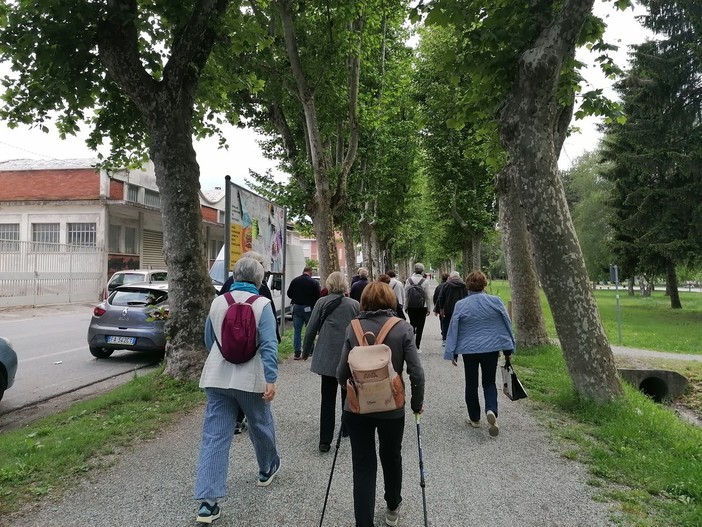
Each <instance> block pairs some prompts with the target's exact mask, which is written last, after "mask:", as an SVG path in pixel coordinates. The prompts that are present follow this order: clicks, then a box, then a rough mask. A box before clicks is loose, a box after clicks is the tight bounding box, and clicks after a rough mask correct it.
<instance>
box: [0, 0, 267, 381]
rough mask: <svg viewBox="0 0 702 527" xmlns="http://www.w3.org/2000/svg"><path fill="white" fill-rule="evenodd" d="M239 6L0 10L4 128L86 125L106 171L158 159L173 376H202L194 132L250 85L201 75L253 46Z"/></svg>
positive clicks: (132, 2) (105, 4) (204, 285)
mask: <svg viewBox="0 0 702 527" xmlns="http://www.w3.org/2000/svg"><path fill="white" fill-rule="evenodd" d="M241 6H242V4H241V2H235V1H232V2H230V1H228V0H197V1H186V2H140V1H137V0H106V1H101V2H95V1H87V0H76V1H73V2H63V1H59V0H46V1H42V2H2V4H1V5H0V23H1V24H2V25H1V26H0V59H1V60H2V61H3V62H6V63H7V64H9V66H10V68H11V70H12V71H11V72H10V73H9V74H8V75H6V76H5V77H4V78H3V85H4V88H5V91H4V94H3V96H2V98H3V101H4V103H5V104H4V106H3V108H2V109H1V110H0V117H2V118H3V119H5V120H7V122H8V126H10V127H12V126H14V125H17V124H20V123H21V124H29V125H32V126H37V127H41V128H46V127H47V124H49V123H50V122H52V121H53V122H55V126H56V127H57V129H58V130H59V132H60V133H61V134H62V135H63V136H65V135H70V134H74V133H75V132H77V131H78V129H79V127H81V125H83V126H85V125H87V126H88V127H89V128H90V130H91V132H90V137H89V139H88V145H89V146H91V147H93V148H97V146H98V145H100V144H102V143H103V141H107V140H109V142H110V146H111V152H112V155H111V156H110V159H107V160H103V163H104V165H105V166H115V165H117V166H125V165H127V166H130V165H132V164H140V163H142V162H143V161H145V159H146V157H147V156H148V157H149V158H150V159H151V160H152V161H153V164H154V169H155V175H156V182H157V185H158V187H159V191H160V195H161V208H162V211H163V231H164V258H165V261H166V264H167V266H168V271H169V283H170V288H169V296H170V306H171V314H170V319H169V320H168V322H167V324H166V330H167V336H168V341H167V346H166V356H167V360H166V363H167V365H166V373H167V374H169V375H171V376H173V377H176V378H193V377H196V376H197V375H198V374H199V372H200V369H201V365H202V362H203V360H204V357H205V350H204V344H203V340H202V330H203V327H204V319H205V317H206V314H207V310H208V307H209V304H210V300H211V299H212V296H213V290H212V285H211V282H210V279H209V277H208V276H207V269H206V261H205V255H204V251H203V244H204V242H203V235H202V217H201V212H200V201H199V195H198V190H199V188H200V184H199V175H200V173H199V166H198V163H197V159H196V155H195V150H194V148H193V135H194V134H196V133H199V134H210V133H216V132H217V129H218V121H217V117H215V114H214V113H213V112H216V110H217V109H220V108H221V107H222V106H221V101H219V100H218V97H217V96H218V94H219V91H218V90H213V87H214V86H216V85H217V83H218V82H219V81H221V80H222V79H225V80H226V82H227V84H228V85H230V86H231V85H239V86H242V87H246V89H250V90H253V89H254V88H255V79H254V78H253V77H243V78H235V77H226V78H225V77H223V76H219V75H218V74H217V71H216V69H214V68H213V69H211V70H210V69H209V68H208V59H209V57H210V55H211V53H212V50H213V49H214V48H215V47H217V46H223V47H226V48H228V49H230V50H231V49H238V48H245V47H246V46H247V45H248V44H247V43H249V42H253V41H256V39H257V37H256V35H255V34H253V33H252V32H251V31H250V28H251V27H253V26H252V25H251V24H249V23H248V22H247V15H246V13H245V12H244V11H242V10H241ZM206 77H207V80H204V79H205V78H206Z"/></svg>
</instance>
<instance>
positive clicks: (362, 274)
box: [358, 267, 368, 278]
mask: <svg viewBox="0 0 702 527" xmlns="http://www.w3.org/2000/svg"><path fill="white" fill-rule="evenodd" d="M358 276H360V277H361V278H368V269H366V268H365V267H359V268H358Z"/></svg>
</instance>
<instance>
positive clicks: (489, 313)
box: [444, 271, 516, 437]
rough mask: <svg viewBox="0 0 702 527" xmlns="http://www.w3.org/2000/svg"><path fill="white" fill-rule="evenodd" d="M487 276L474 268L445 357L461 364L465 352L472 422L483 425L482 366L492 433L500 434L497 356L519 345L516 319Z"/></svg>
mask: <svg viewBox="0 0 702 527" xmlns="http://www.w3.org/2000/svg"><path fill="white" fill-rule="evenodd" d="M487 283H488V281H487V277H486V276H485V274H483V273H482V272H481V271H473V272H471V273H470V274H469V275H468V276H467V277H466V286H467V288H468V296H467V297H465V298H464V299H463V300H459V301H458V302H457V303H456V306H455V308H454V310H453V315H452V316H451V321H450V322H449V327H448V333H447V336H446V348H445V349H444V359H446V360H450V361H451V363H452V364H453V365H454V366H458V356H459V355H462V356H463V368H464V370H465V377H466V390H465V399H466V406H467V408H468V424H470V425H471V426H472V427H474V428H480V426H481V424H480V415H481V413H480V401H479V399H478V369H480V371H481V373H482V385H483V396H484V398H485V417H486V419H487V422H488V425H489V433H490V435H491V436H492V437H496V436H497V435H498V434H499V432H500V428H499V426H498V424H497V416H498V412H497V385H496V384H495V375H496V373H497V359H498V358H499V356H500V351H502V352H503V353H504V355H505V357H511V356H512V354H513V353H514V350H515V348H516V340H515V338H514V333H513V331H512V322H511V321H510V319H509V315H508V314H507V309H506V308H505V305H504V303H503V302H502V299H500V297H499V296H494V295H489V294H487V293H486V292H485V287H487Z"/></svg>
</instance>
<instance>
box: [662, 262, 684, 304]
mask: <svg viewBox="0 0 702 527" xmlns="http://www.w3.org/2000/svg"><path fill="white" fill-rule="evenodd" d="M665 271H666V288H667V290H668V294H669V295H670V307H671V308H672V309H682V303H681V302H680V292H679V291H678V273H677V272H676V271H675V264H673V262H668V264H667V265H666V267H665Z"/></svg>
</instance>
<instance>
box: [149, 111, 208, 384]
mask: <svg viewBox="0 0 702 527" xmlns="http://www.w3.org/2000/svg"><path fill="white" fill-rule="evenodd" d="M180 126H181V129H180V130H174V128H176V126H174V125H171V126H169V127H168V129H167V130H160V131H157V132H152V133H151V137H152V141H153V143H152V147H151V159H152V160H153V163H154V167H155V172H156V182H157V184H158V187H159V190H160V192H161V210H162V214H163V241H164V255H165V260H166V265H167V266H168V282H169V291H168V300H169V304H170V306H171V316H170V319H169V320H168V323H167V325H166V334H167V338H168V340H167V343H166V357H167V360H166V369H165V372H164V373H166V374H167V375H170V376H171V377H174V378H176V379H195V378H197V377H198V375H199V374H200V372H201V371H202V365H203V364H204V361H205V358H206V354H205V347H204V344H203V340H202V333H203V328H204V327H205V319H206V318H207V313H208V311H209V307H210V302H211V301H212V297H213V296H214V290H213V288H212V283H211V280H210V278H209V276H208V275H207V272H206V269H207V265H206V262H205V254H204V240H203V236H202V212H201V211H200V199H199V195H198V190H199V189H200V183H199V177H200V170H199V167H198V165H197V161H196V159H195V150H194V149H193V144H192V134H191V130H190V127H189V125H187V124H186V123H185V122H183V123H181V125H180Z"/></svg>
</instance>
